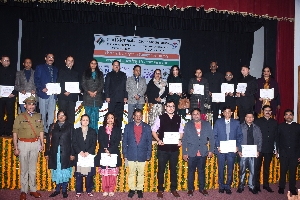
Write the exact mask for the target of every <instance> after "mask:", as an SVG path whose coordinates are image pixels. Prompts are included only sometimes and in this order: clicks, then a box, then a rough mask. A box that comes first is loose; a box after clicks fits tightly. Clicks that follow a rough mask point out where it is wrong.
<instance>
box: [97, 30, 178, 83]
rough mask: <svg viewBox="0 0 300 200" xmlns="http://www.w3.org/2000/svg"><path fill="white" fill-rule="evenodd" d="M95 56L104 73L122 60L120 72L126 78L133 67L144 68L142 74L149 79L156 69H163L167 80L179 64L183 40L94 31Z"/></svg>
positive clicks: (163, 75) (163, 76)
mask: <svg viewBox="0 0 300 200" xmlns="http://www.w3.org/2000/svg"><path fill="white" fill-rule="evenodd" d="M94 37H95V40H94V45H95V49H94V58H95V59H96V60H97V61H98V65H99V68H100V70H101V71H102V72H103V74H104V76H105V75H106V74H107V73H108V72H110V71H111V70H112V61H114V60H118V61H120V63H121V71H123V72H125V73H126V74H127V77H129V76H132V75H133V70H132V69H133V66H134V65H140V66H141V67H142V72H141V76H143V77H145V78H146V80H147V82H148V81H149V80H150V79H151V78H152V75H153V73H154V70H155V69H161V71H162V78H163V79H166V78H167V77H168V75H169V72H170V68H171V67H172V66H173V65H178V66H179V63H180V55H179V50H180V45H181V40H180V39H168V38H150V37H144V38H141V37H137V36H127V37H125V36H121V35H107V36H105V35H102V34H94Z"/></svg>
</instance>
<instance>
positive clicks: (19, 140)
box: [13, 96, 44, 200]
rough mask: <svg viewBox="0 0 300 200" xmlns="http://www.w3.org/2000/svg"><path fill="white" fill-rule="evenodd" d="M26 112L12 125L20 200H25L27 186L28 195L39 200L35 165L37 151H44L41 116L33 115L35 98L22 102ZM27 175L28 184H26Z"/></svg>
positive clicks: (31, 97)
mask: <svg viewBox="0 0 300 200" xmlns="http://www.w3.org/2000/svg"><path fill="white" fill-rule="evenodd" d="M24 103H25V105H24V107H25V109H26V112H24V113H21V114H19V115H18V116H17V117H16V119H15V122H14V125H13V142H14V154H15V156H19V160H20V165H21V170H20V182H21V196H20V200H26V194H27V192H28V185H29V187H30V193H29V194H30V195H31V196H34V197H35V198H40V197H41V194H40V193H38V192H37V191H36V163H37V159H38V155H39V151H40V152H42V151H43V149H44V146H43V145H44V143H43V138H44V127H43V121H42V120H41V114H39V113H35V112H34V109H35V104H36V100H35V97H33V96H30V97H28V98H26V99H25V100H24ZM28 175H29V184H28Z"/></svg>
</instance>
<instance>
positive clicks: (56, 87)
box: [46, 83, 61, 95]
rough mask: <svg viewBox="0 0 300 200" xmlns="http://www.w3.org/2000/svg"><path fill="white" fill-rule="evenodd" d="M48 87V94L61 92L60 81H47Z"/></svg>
mask: <svg viewBox="0 0 300 200" xmlns="http://www.w3.org/2000/svg"><path fill="white" fill-rule="evenodd" d="M46 88H47V89H48V91H47V95H52V94H60V93H61V87H60V83H47V84H46Z"/></svg>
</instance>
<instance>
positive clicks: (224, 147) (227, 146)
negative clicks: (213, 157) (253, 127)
mask: <svg viewBox="0 0 300 200" xmlns="http://www.w3.org/2000/svg"><path fill="white" fill-rule="evenodd" d="M220 150H221V153H229V152H236V140H227V141H220Z"/></svg>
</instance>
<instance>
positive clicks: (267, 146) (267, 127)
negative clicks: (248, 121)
mask: <svg viewBox="0 0 300 200" xmlns="http://www.w3.org/2000/svg"><path fill="white" fill-rule="evenodd" d="M262 111H263V114H264V116H263V117H261V118H259V119H257V120H256V121H255V123H256V125H257V126H259V128H260V130H261V133H262V147H261V152H260V154H259V156H258V157H257V164H256V170H255V174H256V178H255V187H256V190H257V191H259V192H260V191H261V190H260V171H261V165H262V161H263V158H264V166H263V189H265V190H267V191H268V192H274V191H273V190H272V189H271V188H270V186H269V173H270V163H271V160H272V158H273V151H274V145H275V141H276V140H277V129H278V126H277V121H276V120H275V119H272V118H271V115H272V107H271V106H269V105H264V106H263V107H262Z"/></svg>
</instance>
